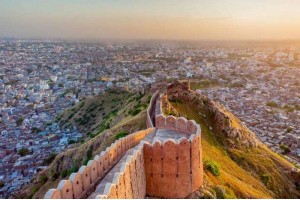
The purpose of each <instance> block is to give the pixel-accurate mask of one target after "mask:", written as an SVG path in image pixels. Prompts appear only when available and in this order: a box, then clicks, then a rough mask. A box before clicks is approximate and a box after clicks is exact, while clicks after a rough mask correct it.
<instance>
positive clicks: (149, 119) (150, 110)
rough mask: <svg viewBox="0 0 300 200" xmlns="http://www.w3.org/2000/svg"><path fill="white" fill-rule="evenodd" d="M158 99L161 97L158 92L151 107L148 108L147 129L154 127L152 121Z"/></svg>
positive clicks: (152, 98)
mask: <svg viewBox="0 0 300 200" xmlns="http://www.w3.org/2000/svg"><path fill="white" fill-rule="evenodd" d="M158 97H159V91H156V92H155V93H154V94H153V96H152V97H151V100H150V103H149V106H148V108H147V121H146V123H147V128H153V127H154V125H153V122H152V119H151V112H152V111H153V110H154V109H155V105H156V100H157V98H158Z"/></svg>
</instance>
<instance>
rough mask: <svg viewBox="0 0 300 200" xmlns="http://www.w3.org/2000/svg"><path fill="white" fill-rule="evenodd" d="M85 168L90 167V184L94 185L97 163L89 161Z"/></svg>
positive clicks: (96, 175)
mask: <svg viewBox="0 0 300 200" xmlns="http://www.w3.org/2000/svg"><path fill="white" fill-rule="evenodd" d="M87 166H88V167H90V170H91V182H92V183H95V182H96V180H97V178H98V168H97V162H96V161H95V160H89V162H88V163H87Z"/></svg>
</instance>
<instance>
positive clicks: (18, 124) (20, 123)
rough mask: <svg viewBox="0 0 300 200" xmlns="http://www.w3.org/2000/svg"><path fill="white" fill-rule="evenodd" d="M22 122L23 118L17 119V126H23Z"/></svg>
mask: <svg viewBox="0 0 300 200" xmlns="http://www.w3.org/2000/svg"><path fill="white" fill-rule="evenodd" d="M23 121H24V118H23V117H20V118H18V119H17V121H16V124H17V126H21V125H22V124H23Z"/></svg>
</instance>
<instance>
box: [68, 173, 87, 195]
mask: <svg viewBox="0 0 300 200" xmlns="http://www.w3.org/2000/svg"><path fill="white" fill-rule="evenodd" d="M69 180H70V181H71V182H72V186H73V192H74V198H75V199H79V197H80V195H81V194H82V192H83V191H84V190H83V182H82V176H81V174H80V173H72V174H71V176H70V177H69Z"/></svg>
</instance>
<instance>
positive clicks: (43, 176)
mask: <svg viewBox="0 0 300 200" xmlns="http://www.w3.org/2000/svg"><path fill="white" fill-rule="evenodd" d="M40 181H41V183H42V184H43V185H44V184H45V183H46V182H47V181H48V177H47V176H46V175H45V174H42V175H41V177H40Z"/></svg>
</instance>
